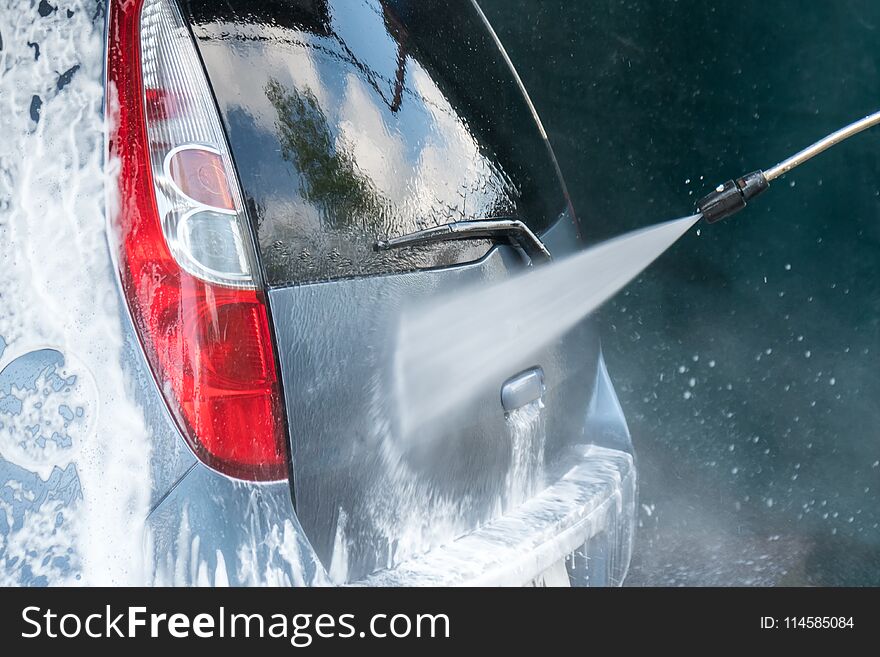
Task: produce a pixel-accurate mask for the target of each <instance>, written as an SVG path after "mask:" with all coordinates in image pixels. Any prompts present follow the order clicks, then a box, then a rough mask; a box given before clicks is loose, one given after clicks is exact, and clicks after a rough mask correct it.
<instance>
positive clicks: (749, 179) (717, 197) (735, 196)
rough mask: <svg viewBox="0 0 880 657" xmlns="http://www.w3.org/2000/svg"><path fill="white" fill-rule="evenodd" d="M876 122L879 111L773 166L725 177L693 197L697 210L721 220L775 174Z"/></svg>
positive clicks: (709, 220)
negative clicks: (704, 194)
mask: <svg viewBox="0 0 880 657" xmlns="http://www.w3.org/2000/svg"><path fill="white" fill-rule="evenodd" d="M878 123H880V111H877V112H874V113H873V114H869V115H868V116H866V117H865V118H863V119H859V120H858V121H855V122H853V123H850V124H849V125H848V126H846V127H843V128H841V129H840V130H838V131H836V132H832V133H831V134H830V135H828V136H827V137H824V138H822V139H820V140H819V141H817V142H816V143H815V144H813V145H811V146H807V147H806V148H805V149H803V150H802V151H799V152H797V153H795V154H794V155H792V156H791V157H790V158H788V159H786V160H783V161H782V162H780V163H779V164H777V165H776V166H775V167H771V168H770V169H767V170H766V171H760V170H759V171H753V172H752V173H747V174H746V175H744V176H742V177H741V178H737V179H736V180H728V181H727V182H726V183H723V184H721V185H718V187H716V188H715V190H714V191H712V193H710V194H707V195H706V196H704V197H703V198H701V199H700V200H699V201H697V211H698V212H699V213H700V214H702V215H703V219H705V220H706V222H707V223H710V224H714V223H715V222H716V221H721V220H722V219H725V218H727V217H729V216H730V215H732V214H735V213H737V212H739V211H740V210H742V209H743V208H744V207H746V204H747V203H748V201H751V200H752V199H753V198H755V197H756V196H757V195H758V194H760V193H761V192H763V191H764V190H765V189H767V188H768V187H769V186H770V181H771V180H776V178H778V177H779V176H781V175H783V174H786V173H788V172H789V171H791V170H792V169H794V168H795V167H797V166H799V165H801V164H803V163H804V162H806V161H807V160H809V159H812V158H814V157H815V156H817V155H818V154H819V153H821V152H822V151H825V150H828V149H829V148H831V147H832V146H834V145H835V144H839V143H840V142H842V141H843V140H844V139H849V138H850V137H852V136H853V135H855V134H858V133H860V132H861V131H862V130H867V129H868V128H870V127H872V126H875V125H877V124H878Z"/></svg>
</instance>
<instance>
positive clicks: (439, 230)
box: [373, 219, 553, 262]
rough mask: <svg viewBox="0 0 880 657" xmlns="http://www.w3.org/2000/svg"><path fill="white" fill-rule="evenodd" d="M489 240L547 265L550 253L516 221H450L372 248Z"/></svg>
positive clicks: (387, 249) (379, 242)
mask: <svg viewBox="0 0 880 657" xmlns="http://www.w3.org/2000/svg"><path fill="white" fill-rule="evenodd" d="M474 239H490V240H493V241H496V242H497V241H506V242H509V243H511V244H512V245H514V246H517V247H519V248H520V249H522V250H523V251H524V252H525V254H526V255H527V256H528V257H529V258H530V259H531V260H532V261H533V262H549V261H550V260H552V259H553V256H551V255H550V251H548V250H547V247H546V246H544V243H543V242H542V241H541V240H540V238H539V237H538V236H537V235H535V234H534V233H533V232H532V231H531V230H530V229H529V227H528V226H526V225H525V224H524V223H523V222H521V221H519V220H518V219H485V220H482V221H454V222H452V223H449V224H444V225H442V226H436V227H434V228H425V229H424V230H417V231H415V232H412V233H407V234H406V235H401V236H399V237H390V238H387V239H379V240H377V241H376V243H375V244H374V245H373V248H374V249H375V250H376V251H389V250H391V249H397V248H401V247H407V246H420V245H423V244H436V243H437V242H448V241H450V240H474Z"/></svg>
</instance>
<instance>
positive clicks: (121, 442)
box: [0, 0, 150, 585]
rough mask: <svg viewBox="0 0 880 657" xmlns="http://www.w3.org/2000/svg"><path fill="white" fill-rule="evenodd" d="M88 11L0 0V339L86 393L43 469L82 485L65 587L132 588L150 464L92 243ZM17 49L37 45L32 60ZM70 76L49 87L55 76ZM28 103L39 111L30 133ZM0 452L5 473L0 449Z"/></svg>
mask: <svg viewBox="0 0 880 657" xmlns="http://www.w3.org/2000/svg"><path fill="white" fill-rule="evenodd" d="M67 10H70V11H72V12H73V14H72V15H71V16H68V11H67ZM94 10H95V3H94V2H85V1H84V0H71V1H69V2H66V3H64V5H63V6H59V8H58V9H57V11H55V12H53V13H51V14H50V15H48V16H46V17H40V16H39V15H38V13H37V10H36V6H35V5H32V4H29V3H22V2H16V1H15V0H0V33H2V35H3V52H2V55H0V120H2V126H3V140H2V141H0V271H2V275H0V299H2V302H0V336H2V337H4V338H5V339H6V340H7V341H8V342H9V347H10V351H11V352H14V353H18V354H24V353H27V352H28V351H32V350H34V349H36V348H39V347H51V348H53V349H56V350H58V351H59V352H61V353H62V354H63V355H64V357H65V359H66V370H68V371H69V372H70V373H71V374H76V375H77V376H78V377H81V378H82V379H88V380H90V381H91V382H92V383H90V384H89V385H92V384H93V385H94V392H93V393H89V394H86V395H85V397H89V396H93V399H92V400H88V399H87V400H86V402H88V403H86V405H87V406H88V407H87V408H85V409H84V410H85V414H86V416H87V417H88V418H89V425H88V427H89V428H88V430H87V431H86V432H83V433H80V434H78V435H76V436H75V442H76V444H75V446H74V449H72V450H70V451H69V452H64V451H61V450H59V451H57V452H56V453H53V454H52V460H51V461H48V462H47V463H46V465H52V466H57V467H59V468H64V467H66V466H68V465H69V464H70V463H71V462H73V463H74V465H75V467H76V472H77V473H78V476H79V480H80V483H81V486H82V499H81V500H80V501H79V502H77V503H76V504H75V505H73V507H72V509H70V510H68V511H67V513H68V518H67V519H66V524H69V525H70V527H71V529H72V533H71V536H70V541H71V548H72V549H73V551H74V553H75V554H76V555H78V556H79V562H78V566H79V568H80V569H81V575H82V577H81V579H80V580H79V581H80V582H82V583H87V584H109V585H116V584H139V583H142V582H143V581H144V571H145V569H144V567H143V566H144V559H143V555H144V546H143V538H142V537H143V533H142V531H140V528H141V524H142V522H143V519H144V518H145V517H146V515H147V510H148V503H149V493H150V482H149V475H148V470H149V469H148V468H147V467H145V464H146V463H148V462H149V458H150V453H149V441H148V429H147V427H146V426H145V422H144V417H143V413H142V411H141V409H140V408H139V407H138V406H136V405H135V404H134V403H132V402H131V401H130V400H129V398H128V395H127V394H126V392H127V391H128V388H129V382H128V380H127V378H126V376H125V374H124V372H123V370H122V367H121V362H122V347H123V337H122V331H121V323H120V317H121V308H120V299H119V295H118V292H117V285H116V276H115V272H114V270H113V266H112V263H111V260H110V257H109V253H108V249H107V244H106V232H105V212H104V188H105V182H107V178H106V176H105V173H104V166H103V152H104V125H103V120H102V117H101V100H102V88H103V87H102V83H101V76H102V57H103V39H102V23H101V20H102V19H101V18H100V17H97V18H93V13H94ZM27 42H31V43H37V44H39V49H40V57H39V60H35V57H34V55H35V51H34V49H33V48H32V47H29V46H28V45H27ZM75 65H79V67H80V68H79V69H78V70H77V71H76V72H75V73H74V74H73V75H72V77H71V79H70V82H69V84H67V85H66V86H64V88H63V89H60V90H59V89H58V78H59V74H60V73H62V72H65V71H68V70H70V69H71V68H72V67H73V66H75ZM34 96H39V98H40V99H41V102H42V106H41V108H40V110H39V121H38V122H34V121H33V120H32V119H31V115H30V108H31V103H32V98H33V97H34ZM4 360H7V359H6V358H5V357H4ZM0 367H2V364H0ZM0 452H2V453H3V455H4V456H5V457H6V458H7V459H12V460H13V462H14V459H15V458H16V456H15V455H14V454H12V453H11V450H8V449H7V448H5V447H3V446H2V445H0ZM74 456H75V458H74ZM23 464H24V465H26V466H27V467H30V468H33V467H34V464H33V463H32V462H31V463H25V462H23ZM35 471H38V472H39V473H40V474H41V476H44V475H45V471H43V470H40V469H39V468H36V469H35ZM44 520H45V518H42V517H40V516H36V515H31V516H28V519H27V521H26V524H25V526H24V527H22V528H21V529H20V530H18V531H17V532H16V540H17V541H18V540H20V542H21V544H22V545H28V544H36V543H39V540H40V536H41V535H42V533H43V532H44V529H45V528H44V527H42V524H43V522H44ZM28 523H30V524H28ZM9 549H10V548H9V547H8V546H7V550H9ZM16 549H17V548H16ZM22 549H25V548H22ZM10 556H12V555H11V553H10ZM70 581H74V580H70ZM50 583H62V584H63V583H68V581H67V580H64V581H59V582H50Z"/></svg>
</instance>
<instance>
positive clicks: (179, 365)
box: [107, 0, 288, 481]
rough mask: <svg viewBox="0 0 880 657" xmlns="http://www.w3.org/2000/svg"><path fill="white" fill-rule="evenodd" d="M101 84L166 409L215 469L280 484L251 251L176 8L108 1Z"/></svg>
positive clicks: (142, 318) (124, 230)
mask: <svg viewBox="0 0 880 657" xmlns="http://www.w3.org/2000/svg"><path fill="white" fill-rule="evenodd" d="M107 79H108V102H107V106H108V114H109V115H110V116H111V121H112V125H113V126H114V129H113V132H112V134H111V138H110V144H109V148H110V155H111V157H115V158H118V159H119V162H120V170H119V192H120V195H119V196H120V206H119V212H118V215H117V216H116V217H115V219H114V221H113V222H112V225H113V229H114V233H115V235H114V237H115V240H116V249H117V255H118V263H119V269H120V274H121V278H122V287H123V291H124V294H125V297H126V301H127V303H128V306H129V309H130V311H131V315H132V318H133V320H134V323H135V327H136V329H137V332H138V335H139V338H140V340H141V343H142V345H143V348H144V352H145V353H146V356H147V360H148V361H149V363H150V366H151V368H152V370H153V374H154V375H155V377H156V380H157V381H158V383H159V385H160V387H161V389H162V394H163V395H164V397H165V401H166V403H167V405H168V408H169V409H170V411H171V413H172V415H173V416H174V418H175V420H176V421H177V424H178V426H179V428H180V430H181V432H182V434H183V435H184V437H185V438H186V440H187V442H188V444H189V445H190V447H191V448H192V449H193V451H194V453H195V454H196V455H197V456H198V458H199V459H201V460H202V461H203V462H204V463H206V464H207V465H209V466H211V467H212V468H215V469H216V470H218V471H220V472H223V473H224V474H227V475H230V476H233V477H238V478H243V479H249V480H257V481H267V480H278V479H283V478H286V476H287V471H288V467H287V456H286V454H287V449H286V431H285V424H284V419H283V414H282V408H281V398H280V390H279V383H278V375H277V370H276V364H275V356H274V350H273V345H272V337H271V332H270V329H269V321H268V315H267V310H266V305H265V300H264V297H263V294H262V292H261V290H260V289H259V288H258V285H257V283H256V281H257V280H258V277H257V271H258V269H257V265H256V264H255V257H254V255H253V243H252V239H251V237H250V233H249V227H248V224H247V221H246V218H245V214H244V210H243V204H242V201H241V196H240V193H239V188H238V182H237V179H236V175H235V169H234V167H233V165H232V160H231V157H230V155H229V150H228V146H227V144H226V140H225V135H224V133H223V130H222V127H221V125H220V120H219V116H218V115H217V109H216V107H215V105H214V100H213V96H212V95H211V92H210V88H209V87H208V84H207V80H205V78H204V73H203V71H202V68H201V62H200V60H199V58H198V54H197V52H196V50H195V46H194V44H193V42H192V38H191V37H190V35H189V32H188V30H187V28H186V26H185V24H184V22H183V19H182V17H181V15H180V12H179V10H178V8H177V5H176V3H175V2H174V1H173V0H126V1H122V0H120V1H114V2H111V3H110V31H109V44H108V62H107Z"/></svg>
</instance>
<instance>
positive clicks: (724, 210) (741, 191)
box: [697, 171, 770, 224]
mask: <svg viewBox="0 0 880 657" xmlns="http://www.w3.org/2000/svg"><path fill="white" fill-rule="evenodd" d="M769 186H770V183H769V182H767V178H766V177H764V172H763V171H753V172H752V173H747V174H746V175H744V176H742V177H741V178H737V179H736V180H728V181H727V182H726V183H723V184H721V185H718V187H716V188H715V190H714V191H713V192H712V193H711V194H707V195H706V196H704V197H703V198H701V199H700V200H699V201H697V211H698V212H699V213H700V214H701V215H703V219H705V220H706V221H707V222H708V223H710V224H714V223H715V222H716V221H721V220H722V219H725V218H727V217H729V216H730V215H732V214H735V213H736V212H739V211H740V210H742V209H743V208H744V207H746V204H747V202H748V201H750V200H752V199H753V198H754V197H756V196H757V195H758V194H760V193H761V192H763V191H764V190H765V189H767V188H768V187H769Z"/></svg>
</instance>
